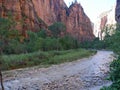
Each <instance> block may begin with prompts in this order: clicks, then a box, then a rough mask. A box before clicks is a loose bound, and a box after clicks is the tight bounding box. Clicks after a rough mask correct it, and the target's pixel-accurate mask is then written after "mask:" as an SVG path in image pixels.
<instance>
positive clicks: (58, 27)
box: [48, 22, 66, 37]
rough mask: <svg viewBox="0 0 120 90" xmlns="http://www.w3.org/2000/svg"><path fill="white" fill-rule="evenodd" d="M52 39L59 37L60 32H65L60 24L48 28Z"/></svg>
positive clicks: (64, 28) (64, 27)
mask: <svg viewBox="0 0 120 90" xmlns="http://www.w3.org/2000/svg"><path fill="white" fill-rule="evenodd" d="M48 29H49V30H51V32H52V35H53V37H59V36H60V34H61V33H62V32H65V31H66V26H65V25H64V24H63V23H62V22H56V23H54V24H52V25H51V26H49V27H48Z"/></svg>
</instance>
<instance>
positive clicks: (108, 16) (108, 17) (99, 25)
mask: <svg viewBox="0 0 120 90" xmlns="http://www.w3.org/2000/svg"><path fill="white" fill-rule="evenodd" d="M115 24H116V21H115V7H114V6H113V7H112V9H110V10H109V11H106V12H103V13H102V14H101V15H100V16H99V17H98V19H97V21H96V23H95V27H94V34H95V36H96V37H99V38H100V39H103V38H104V36H105V33H102V30H103V29H104V28H105V27H106V26H108V27H109V26H112V25H115Z"/></svg>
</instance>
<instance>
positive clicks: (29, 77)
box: [3, 51, 114, 90]
mask: <svg viewBox="0 0 120 90" xmlns="http://www.w3.org/2000/svg"><path fill="white" fill-rule="evenodd" d="M113 55H114V54H113V52H112V51H97V53H96V54H95V55H94V56H91V57H89V58H84V59H80V60H77V61H73V62H67V63H64V64H60V65H53V66H51V67H49V68H39V67H32V68H26V69H18V70H12V71H6V72H3V79H4V86H5V90H100V88H101V87H102V86H106V85H110V84H111V82H109V81H107V80H106V78H107V77H108V72H109V65H110V62H112V61H113V59H114V57H113Z"/></svg>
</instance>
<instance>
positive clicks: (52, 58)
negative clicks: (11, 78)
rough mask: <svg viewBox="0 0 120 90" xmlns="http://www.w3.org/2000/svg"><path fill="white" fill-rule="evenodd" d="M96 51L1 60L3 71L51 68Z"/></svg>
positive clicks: (38, 53)
mask: <svg viewBox="0 0 120 90" xmlns="http://www.w3.org/2000/svg"><path fill="white" fill-rule="evenodd" d="M95 53H96V51H90V50H85V49H72V50H65V51H49V52H43V51H38V52H33V53H27V54H19V55H3V56H2V58H1V59H0V60H1V62H2V64H1V68H2V70H11V69H18V68H25V67H31V66H36V65H39V66H49V65H54V64H60V63H64V62H71V61H74V60H77V59H80V58H84V57H89V56H91V55H94V54H95Z"/></svg>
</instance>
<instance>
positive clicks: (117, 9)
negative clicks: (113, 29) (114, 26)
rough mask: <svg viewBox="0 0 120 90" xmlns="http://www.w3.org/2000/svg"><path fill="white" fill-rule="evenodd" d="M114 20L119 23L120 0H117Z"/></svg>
mask: <svg viewBox="0 0 120 90" xmlns="http://www.w3.org/2000/svg"><path fill="white" fill-rule="evenodd" d="M115 19H116V21H117V22H118V23H120V0H117V4H116V10H115Z"/></svg>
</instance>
